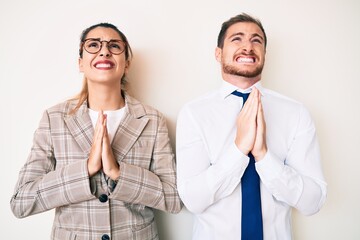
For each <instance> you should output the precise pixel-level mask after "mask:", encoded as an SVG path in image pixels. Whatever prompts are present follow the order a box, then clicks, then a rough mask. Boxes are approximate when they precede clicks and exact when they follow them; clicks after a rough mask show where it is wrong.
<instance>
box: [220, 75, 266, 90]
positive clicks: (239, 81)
mask: <svg viewBox="0 0 360 240" xmlns="http://www.w3.org/2000/svg"><path fill="white" fill-rule="evenodd" d="M222 77H223V79H224V81H226V82H228V83H230V84H232V85H234V86H237V87H238V88H241V89H248V88H249V87H251V86H253V85H254V84H255V83H257V82H259V81H260V79H261V75H258V76H256V77H253V78H247V77H241V76H235V75H228V74H224V73H223V74H222Z"/></svg>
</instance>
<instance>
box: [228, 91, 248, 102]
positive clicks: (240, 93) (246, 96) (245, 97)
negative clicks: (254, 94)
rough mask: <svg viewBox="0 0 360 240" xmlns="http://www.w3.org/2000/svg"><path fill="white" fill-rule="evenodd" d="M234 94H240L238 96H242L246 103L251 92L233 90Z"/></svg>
mask: <svg viewBox="0 0 360 240" xmlns="http://www.w3.org/2000/svg"><path fill="white" fill-rule="evenodd" d="M231 94H232V95H235V96H238V97H242V98H243V100H244V103H245V102H246V100H247V99H248V97H249V95H250V93H242V92H239V91H236V90H235V91H233V92H232V93H231Z"/></svg>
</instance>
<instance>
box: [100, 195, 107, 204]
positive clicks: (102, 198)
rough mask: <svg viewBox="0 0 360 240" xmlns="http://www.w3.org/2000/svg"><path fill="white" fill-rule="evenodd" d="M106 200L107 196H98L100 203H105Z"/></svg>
mask: <svg viewBox="0 0 360 240" xmlns="http://www.w3.org/2000/svg"><path fill="white" fill-rule="evenodd" d="M107 200H108V196H107V195H106V194H101V195H100V196H99V201H100V202H102V203H104V202H106V201H107Z"/></svg>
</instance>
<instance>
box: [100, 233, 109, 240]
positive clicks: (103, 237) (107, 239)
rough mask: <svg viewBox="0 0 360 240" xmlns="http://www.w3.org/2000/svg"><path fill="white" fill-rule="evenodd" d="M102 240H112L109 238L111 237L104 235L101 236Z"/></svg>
mask: <svg viewBox="0 0 360 240" xmlns="http://www.w3.org/2000/svg"><path fill="white" fill-rule="evenodd" d="M101 240H110V237H109V235H107V234H104V235H102V236H101Z"/></svg>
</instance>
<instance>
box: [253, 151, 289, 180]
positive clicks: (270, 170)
mask: <svg viewBox="0 0 360 240" xmlns="http://www.w3.org/2000/svg"><path fill="white" fill-rule="evenodd" d="M255 167H256V171H257V172H258V174H259V176H260V178H261V179H262V180H263V181H264V180H265V181H271V180H273V179H275V178H277V177H278V176H279V174H280V173H281V171H282V170H283V168H284V162H283V161H281V160H280V159H279V158H278V157H276V156H275V155H274V154H273V153H272V152H270V151H269V150H268V151H267V153H266V154H265V157H264V158H263V159H262V160H260V161H258V162H256V163H255Z"/></svg>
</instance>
